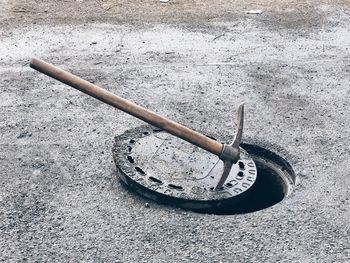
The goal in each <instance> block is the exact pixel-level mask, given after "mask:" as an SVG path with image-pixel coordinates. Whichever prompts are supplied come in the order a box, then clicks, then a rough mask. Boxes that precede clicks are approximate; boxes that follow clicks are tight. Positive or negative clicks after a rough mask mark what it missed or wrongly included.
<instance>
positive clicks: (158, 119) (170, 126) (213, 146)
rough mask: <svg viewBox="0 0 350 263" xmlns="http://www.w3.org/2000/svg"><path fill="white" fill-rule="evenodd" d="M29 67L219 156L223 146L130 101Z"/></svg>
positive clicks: (51, 70)
mask: <svg viewBox="0 0 350 263" xmlns="http://www.w3.org/2000/svg"><path fill="white" fill-rule="evenodd" d="M30 67H31V68H33V69H36V70H38V71H40V72H41V73H44V74H46V75H48V76H50V77H52V78H54V79H57V80H59V81H61V82H63V83H65V84H67V85H69V86H71V87H73V88H75V89H78V90H80V91H82V92H84V93H86V94H88V95H90V96H92V97H94V98H96V99H98V100H100V101H102V102H105V103H107V104H109V105H111V106H113V107H115V108H117V109H120V110H122V111H124V112H126V113H129V114H131V115H133V116H135V117H136V118H139V119H141V120H143V121H145V122H147V123H149V124H151V125H154V126H156V127H158V128H160V129H162V130H165V131H167V132H169V133H171V134H173V135H175V136H176V137H179V138H181V139H183V140H185V141H188V142H190V143H192V144H194V145H197V146H198V147H200V148H202V149H204V150H207V151H209V152H211V153H213V154H216V155H218V156H219V155H220V153H221V151H222V149H223V145H222V144H221V143H219V142H217V141H215V140H213V139H210V138H208V137H207V136H205V135H203V134H201V133H198V132H196V131H193V130H191V129H189V128H187V127H185V126H182V125H181V124H179V123H177V122H174V121H172V120H169V119H167V118H165V117H163V116H160V115H158V114H156V113H154V112H152V111H150V110H147V109H145V108H143V107H141V106H139V105H137V104H135V103H133V102H131V101H128V100H126V99H123V98H121V97H119V96H117V95H115V94H113V93H111V92H109V91H107V90H105V89H103V88H100V87H98V86H96V85H94V84H92V83H90V82H88V81H86V80H83V79H81V78H79V77H77V76H75V75H73V74H71V73H69V72H67V71H64V70H62V69H59V68H57V67H55V66H53V65H51V64H49V63H46V62H45V61H42V60H40V59H35V58H33V59H32V60H31V61H30Z"/></svg>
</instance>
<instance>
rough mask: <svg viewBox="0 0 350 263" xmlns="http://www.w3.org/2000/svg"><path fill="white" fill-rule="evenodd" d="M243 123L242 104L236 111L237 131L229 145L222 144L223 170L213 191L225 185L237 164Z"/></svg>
mask: <svg viewBox="0 0 350 263" xmlns="http://www.w3.org/2000/svg"><path fill="white" fill-rule="evenodd" d="M243 121H244V103H242V104H241V105H239V107H238V110H237V131H236V134H235V137H234V139H233V141H232V143H230V144H224V147H223V148H222V152H221V154H220V156H219V158H220V159H221V160H222V161H223V162H224V170H223V172H222V175H221V178H220V180H219V183H218V184H217V186H216V187H215V190H219V189H220V188H221V187H222V186H223V184H224V183H225V181H226V179H227V177H228V176H229V174H230V171H231V168H232V165H233V164H235V163H237V162H238V160H239V159H240V149H239V145H240V144H241V141H242V133H243Z"/></svg>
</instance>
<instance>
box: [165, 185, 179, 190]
mask: <svg viewBox="0 0 350 263" xmlns="http://www.w3.org/2000/svg"><path fill="white" fill-rule="evenodd" d="M168 186H169V188H172V189H176V190H183V187H182V186H179V185H175V184H168Z"/></svg>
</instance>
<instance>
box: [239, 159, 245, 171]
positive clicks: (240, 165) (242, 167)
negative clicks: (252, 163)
mask: <svg viewBox="0 0 350 263" xmlns="http://www.w3.org/2000/svg"><path fill="white" fill-rule="evenodd" d="M238 166H239V168H240V169H242V170H244V162H241V161H239V162H238Z"/></svg>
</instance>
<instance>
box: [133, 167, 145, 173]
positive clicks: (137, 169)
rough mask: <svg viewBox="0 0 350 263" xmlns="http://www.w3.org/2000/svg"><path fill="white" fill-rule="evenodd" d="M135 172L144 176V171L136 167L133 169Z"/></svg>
mask: <svg viewBox="0 0 350 263" xmlns="http://www.w3.org/2000/svg"><path fill="white" fill-rule="evenodd" d="M135 170H136V171H138V172H139V173H140V174H146V173H145V171H144V170H142V169H141V168H140V167H138V166H136V167H135Z"/></svg>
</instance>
